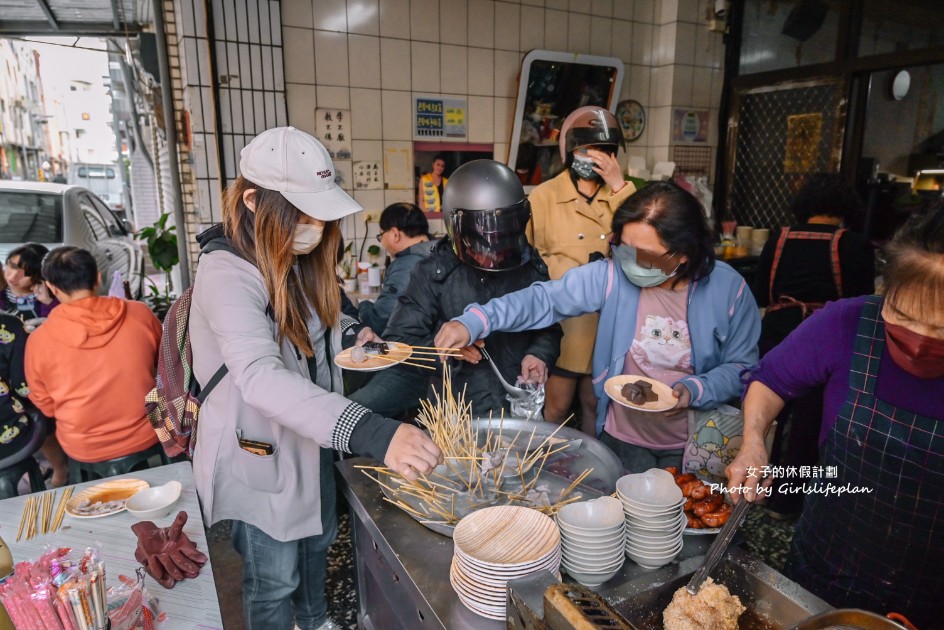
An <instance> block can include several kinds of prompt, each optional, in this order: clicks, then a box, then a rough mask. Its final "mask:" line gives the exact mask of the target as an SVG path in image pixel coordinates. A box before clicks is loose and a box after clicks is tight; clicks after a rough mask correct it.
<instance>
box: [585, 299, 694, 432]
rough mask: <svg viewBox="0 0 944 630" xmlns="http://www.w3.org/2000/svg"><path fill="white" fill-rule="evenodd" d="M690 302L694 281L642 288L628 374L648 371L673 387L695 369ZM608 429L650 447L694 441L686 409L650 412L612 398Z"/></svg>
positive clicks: (651, 375) (629, 355) (626, 366)
mask: <svg viewBox="0 0 944 630" xmlns="http://www.w3.org/2000/svg"><path fill="white" fill-rule="evenodd" d="M687 306H688V286H684V287H680V288H678V289H675V290H673V289H663V288H659V287H652V288H649V289H643V290H642V291H640V295H639V309H638V310H637V311H636V325H637V326H638V328H637V330H636V335H635V338H634V339H633V344H632V346H630V348H629V352H627V353H626V360H625V362H624V364H623V374H634V375H636V376H648V377H649V378H652V379H655V380H657V381H660V382H662V383H665V384H666V385H669V386H671V385H672V384H673V383H675V382H676V381H678V380H679V379H681V378H682V377H684V376H688V375H690V374H692V373H693V372H692V342H691V338H690V337H689V334H688V308H687ZM604 429H605V430H606V432H607V433H609V434H610V435H612V436H613V437H615V438H617V439H619V440H622V441H623V442H628V443H630V444H635V445H637V446H642V447H645V448H651V449H656V450H668V449H674V448H683V447H684V446H685V442H686V441H687V440H688V415H687V412H686V410H685V409H680V410H672V411H665V412H661V413H647V412H645V411H638V410H635V409H630V408H627V407H624V406H623V405H620V404H617V403H614V402H611V403H610V405H609V408H608V409H607V412H606V424H605V425H604Z"/></svg>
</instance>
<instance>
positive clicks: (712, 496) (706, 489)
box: [665, 466, 731, 529]
mask: <svg viewBox="0 0 944 630" xmlns="http://www.w3.org/2000/svg"><path fill="white" fill-rule="evenodd" d="M665 470H667V471H669V472H670V473H671V474H672V475H673V476H674V478H675V484H676V485H677V486H678V487H679V488H681V490H682V496H684V497H685V504H684V505H683V506H682V507H683V509H684V510H685V516H687V517H688V527H690V528H692V529H705V528H707V527H711V528H714V527H721V526H722V525H724V524H725V523H727V522H728V518H730V517H731V506H730V505H728V504H726V503H725V502H724V496H723V495H722V494H721V493H720V492H718V491H716V490H713V489H712V488H711V486H709V485H708V484H706V483H705V482H704V481H702V480H700V479H699V478H698V477H696V476H695V475H693V474H692V473H684V474H679V471H678V468H676V467H674V466H669V467H668V468H666V469H665Z"/></svg>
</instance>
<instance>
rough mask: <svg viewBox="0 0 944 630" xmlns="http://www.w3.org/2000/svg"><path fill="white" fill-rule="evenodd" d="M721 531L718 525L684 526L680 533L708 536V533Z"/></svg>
mask: <svg viewBox="0 0 944 630" xmlns="http://www.w3.org/2000/svg"><path fill="white" fill-rule="evenodd" d="M720 531H721V528H720V527H706V528H704V529H695V528H694V527H686V528H685V529H683V530H682V533H683V534H685V535H687V536H708V535H709V534H717V533H718V532H720Z"/></svg>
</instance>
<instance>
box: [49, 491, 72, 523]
mask: <svg viewBox="0 0 944 630" xmlns="http://www.w3.org/2000/svg"><path fill="white" fill-rule="evenodd" d="M73 490H75V486H69V487H68V488H66V489H65V490H63V491H62V496H61V497H59V506H58V507H57V508H56V516H55V518H53V522H52V531H54V532H57V531H59V526H60V525H62V519H63V517H65V515H66V503H68V502H69V499H71V498H72V491H73Z"/></svg>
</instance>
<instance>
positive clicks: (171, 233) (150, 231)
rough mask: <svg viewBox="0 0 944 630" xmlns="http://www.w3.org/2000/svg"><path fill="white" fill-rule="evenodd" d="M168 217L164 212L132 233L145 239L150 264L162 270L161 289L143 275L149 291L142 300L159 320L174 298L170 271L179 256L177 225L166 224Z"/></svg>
mask: <svg viewBox="0 0 944 630" xmlns="http://www.w3.org/2000/svg"><path fill="white" fill-rule="evenodd" d="M169 218H170V214H168V213H166V212H165V213H163V214H162V215H161V216H160V218H159V219H158V220H157V221H156V222H155V223H154V224H153V225H150V226H148V227H146V228H144V229H142V230H140V231H139V232H138V233H137V234H135V235H134V237H135V238H136V239H138V240H141V241H146V243H147V251H148V257H149V258H150V259H151V264H153V265H154V267H155V268H156V269H157V270H158V271H162V272H164V288H163V290H162V289H161V288H160V287H158V286H157V283H155V282H154V281H153V280H151V279H150V278H147V277H146V276H145V278H146V279H147V282H148V284H149V287H148V292H149V293H148V295H147V296H145V298H144V301H145V302H146V303H147V305H148V306H150V307H151V310H152V311H154V314H155V315H157V318H158V319H160V320H161V321H163V320H164V315H166V314H167V309H169V308H170V305H171V304H173V302H174V300H175V299H176V296H175V295H174V293H173V289H174V283H173V278H172V277H171V272H172V271H173V269H174V267H176V266H177V263H179V262H180V256H179V254H178V252H177V226H176V225H170V226H168V225H167V220H168V219H169Z"/></svg>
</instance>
